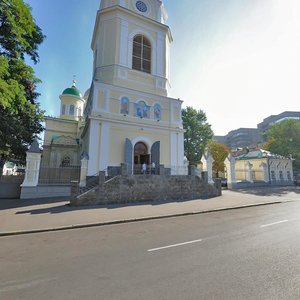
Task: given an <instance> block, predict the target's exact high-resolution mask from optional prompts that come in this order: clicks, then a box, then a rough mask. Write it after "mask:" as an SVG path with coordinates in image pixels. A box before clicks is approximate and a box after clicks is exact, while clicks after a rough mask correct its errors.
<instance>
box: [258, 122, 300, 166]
mask: <svg viewBox="0 0 300 300" xmlns="http://www.w3.org/2000/svg"><path fill="white" fill-rule="evenodd" d="M264 138H265V140H266V144H265V145H264V149H266V150H269V151H271V152H273V153H275V154H279V155H282V156H285V157H289V156H290V155H292V157H293V158H294V159H295V161H294V163H293V165H294V170H295V171H296V172H300V122H299V121H297V120H294V119H287V120H284V121H282V122H280V123H276V124H274V125H272V126H271V127H270V128H269V129H268V130H267V131H266V133H265V134H264Z"/></svg>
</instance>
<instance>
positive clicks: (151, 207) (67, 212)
mask: <svg viewBox="0 0 300 300" xmlns="http://www.w3.org/2000/svg"><path fill="white" fill-rule="evenodd" d="M299 199H300V188H299V187H287V188H257V189H255V190H249V189H248V190H243V191H241V190H240V191H238V192H237V191H235V192H233V191H228V190H225V191H223V195H222V196H221V197H217V198H213V199H208V200H190V201H179V202H146V203H136V204H127V205H108V206H84V207H70V206H69V205H68V203H69V202H68V200H67V199H39V200H19V199H18V200H1V199H0V236H7V235H14V234H25V233H34V232H44V231H55V230H65V229H72V228H83V227H91V226H100V225H106V224H116V223H122V222H133V221H137V220H147V219H155V218H165V217H171V216H180V215H189V214H198V213H204V212H211V211H218V210H224V209H235V208H242V207H248V206H256V205H266V204H272V203H281V202H288V201H296V200H299Z"/></svg>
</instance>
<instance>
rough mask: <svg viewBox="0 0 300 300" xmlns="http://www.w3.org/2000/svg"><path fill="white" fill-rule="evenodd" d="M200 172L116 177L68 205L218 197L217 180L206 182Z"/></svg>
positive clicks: (205, 178) (219, 186)
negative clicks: (198, 174)
mask: <svg viewBox="0 0 300 300" xmlns="http://www.w3.org/2000/svg"><path fill="white" fill-rule="evenodd" d="M202 175H203V176H202V177H201V178H200V177H198V176H191V175H190V176H184V175H182V176H179V175H178V176H174V175H172V176H168V175H167V176H160V175H132V176H116V177H114V178H112V179H110V180H108V181H106V182H105V183H104V184H102V185H100V186H97V187H95V188H94V189H92V190H90V191H88V192H86V193H84V194H82V195H80V196H73V197H72V200H71V205H94V204H113V203H114V204H116V203H135V202H144V201H163V200H164V201H178V200H192V199H207V198H212V197H217V196H220V195H221V184H220V182H217V183H216V184H215V185H210V184H208V183H207V176H205V173H203V174H202Z"/></svg>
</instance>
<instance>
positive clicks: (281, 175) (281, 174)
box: [279, 171, 283, 180]
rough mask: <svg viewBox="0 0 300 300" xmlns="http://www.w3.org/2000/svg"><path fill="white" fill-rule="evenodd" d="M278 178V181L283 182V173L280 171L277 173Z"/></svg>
mask: <svg viewBox="0 0 300 300" xmlns="http://www.w3.org/2000/svg"><path fill="white" fill-rule="evenodd" d="M279 178H280V180H283V172H282V171H279Z"/></svg>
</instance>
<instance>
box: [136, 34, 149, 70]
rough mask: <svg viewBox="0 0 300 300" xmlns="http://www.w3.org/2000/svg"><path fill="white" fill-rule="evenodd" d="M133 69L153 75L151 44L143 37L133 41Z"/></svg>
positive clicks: (138, 36) (140, 36)
mask: <svg viewBox="0 0 300 300" xmlns="http://www.w3.org/2000/svg"><path fill="white" fill-rule="evenodd" d="M132 69H134V70H138V71H142V72H145V73H151V44H150V42H149V40H148V39H147V38H146V37H144V36H143V35H136V36H135V37H134V39H133V51H132Z"/></svg>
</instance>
